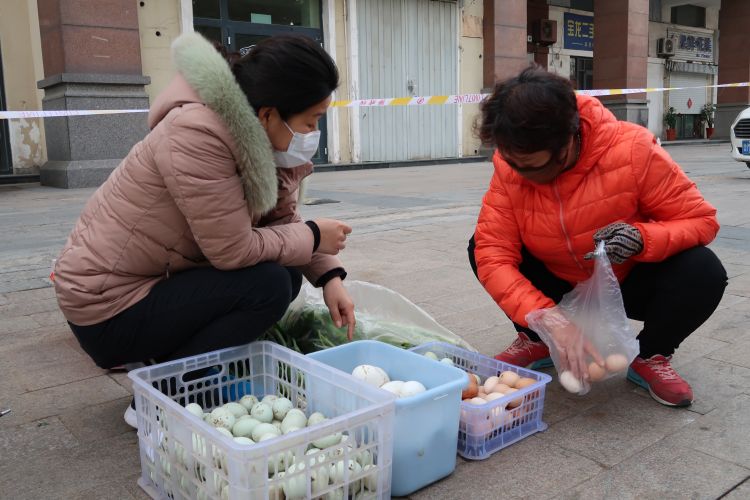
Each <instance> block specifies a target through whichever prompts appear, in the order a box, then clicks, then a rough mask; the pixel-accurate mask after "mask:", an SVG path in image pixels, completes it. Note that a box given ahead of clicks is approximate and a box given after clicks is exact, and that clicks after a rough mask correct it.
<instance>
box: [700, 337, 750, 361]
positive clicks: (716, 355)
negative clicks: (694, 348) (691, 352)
mask: <svg viewBox="0 0 750 500" xmlns="http://www.w3.org/2000/svg"><path fill="white" fill-rule="evenodd" d="M706 356H707V357H709V358H711V359H715V360H716V361H723V362H725V363H731V364H733V365H738V366H743V367H745V368H750V339H748V340H746V341H744V342H737V343H736V344H728V345H726V346H725V347H722V348H721V349H716V350H714V351H712V352H711V353H708V354H707V355H706Z"/></svg>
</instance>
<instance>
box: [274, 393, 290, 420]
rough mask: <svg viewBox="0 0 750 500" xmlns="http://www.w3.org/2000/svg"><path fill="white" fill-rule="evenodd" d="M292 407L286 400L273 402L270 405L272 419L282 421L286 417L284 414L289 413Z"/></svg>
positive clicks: (281, 399) (280, 399)
mask: <svg viewBox="0 0 750 500" xmlns="http://www.w3.org/2000/svg"><path fill="white" fill-rule="evenodd" d="M292 407H293V405H292V402H291V401H289V400H288V399H287V398H279V399H276V400H274V402H273V404H272V405H271V410H272V411H273V418H275V419H276V420H284V417H286V414H287V413H288V412H289V410H291V409H292Z"/></svg>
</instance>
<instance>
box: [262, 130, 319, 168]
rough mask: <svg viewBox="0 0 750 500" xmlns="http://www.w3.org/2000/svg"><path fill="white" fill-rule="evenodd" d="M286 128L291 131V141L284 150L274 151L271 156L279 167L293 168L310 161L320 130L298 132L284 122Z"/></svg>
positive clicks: (316, 147)
mask: <svg viewBox="0 0 750 500" xmlns="http://www.w3.org/2000/svg"><path fill="white" fill-rule="evenodd" d="M284 125H286V128H288V129H289V132H291V133H292V141H291V142H290V143H289V147H288V148H287V150H286V151H274V152H273V156H274V159H275V160H276V166H277V167H279V168H294V167H297V166H299V165H303V164H305V163H307V162H309V161H310V159H311V158H312V157H313V155H315V152H316V151H317V150H318V144H319V143H320V130H314V131H312V132H308V133H307V134H300V133H299V132H295V131H294V130H292V127H290V126H289V125H288V124H287V123H286V122H284Z"/></svg>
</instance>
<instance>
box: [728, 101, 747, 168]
mask: <svg viewBox="0 0 750 500" xmlns="http://www.w3.org/2000/svg"><path fill="white" fill-rule="evenodd" d="M729 130H730V132H729V135H730V137H731V140H732V158H734V159H735V160H737V161H744V162H745V164H746V165H747V166H748V168H750V108H746V109H745V110H744V111H742V112H741V113H740V114H739V115H737V118H735V120H734V123H732V127H731V128H730V129H729Z"/></svg>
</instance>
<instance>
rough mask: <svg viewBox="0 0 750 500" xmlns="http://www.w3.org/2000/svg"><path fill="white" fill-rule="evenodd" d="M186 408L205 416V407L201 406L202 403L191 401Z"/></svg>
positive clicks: (194, 413)
mask: <svg viewBox="0 0 750 500" xmlns="http://www.w3.org/2000/svg"><path fill="white" fill-rule="evenodd" d="M185 409H186V410H187V411H189V412H190V413H192V414H193V415H195V416H196V417H198V418H203V408H201V405H199V404H196V403H190V404H188V405H187V406H186V407H185Z"/></svg>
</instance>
